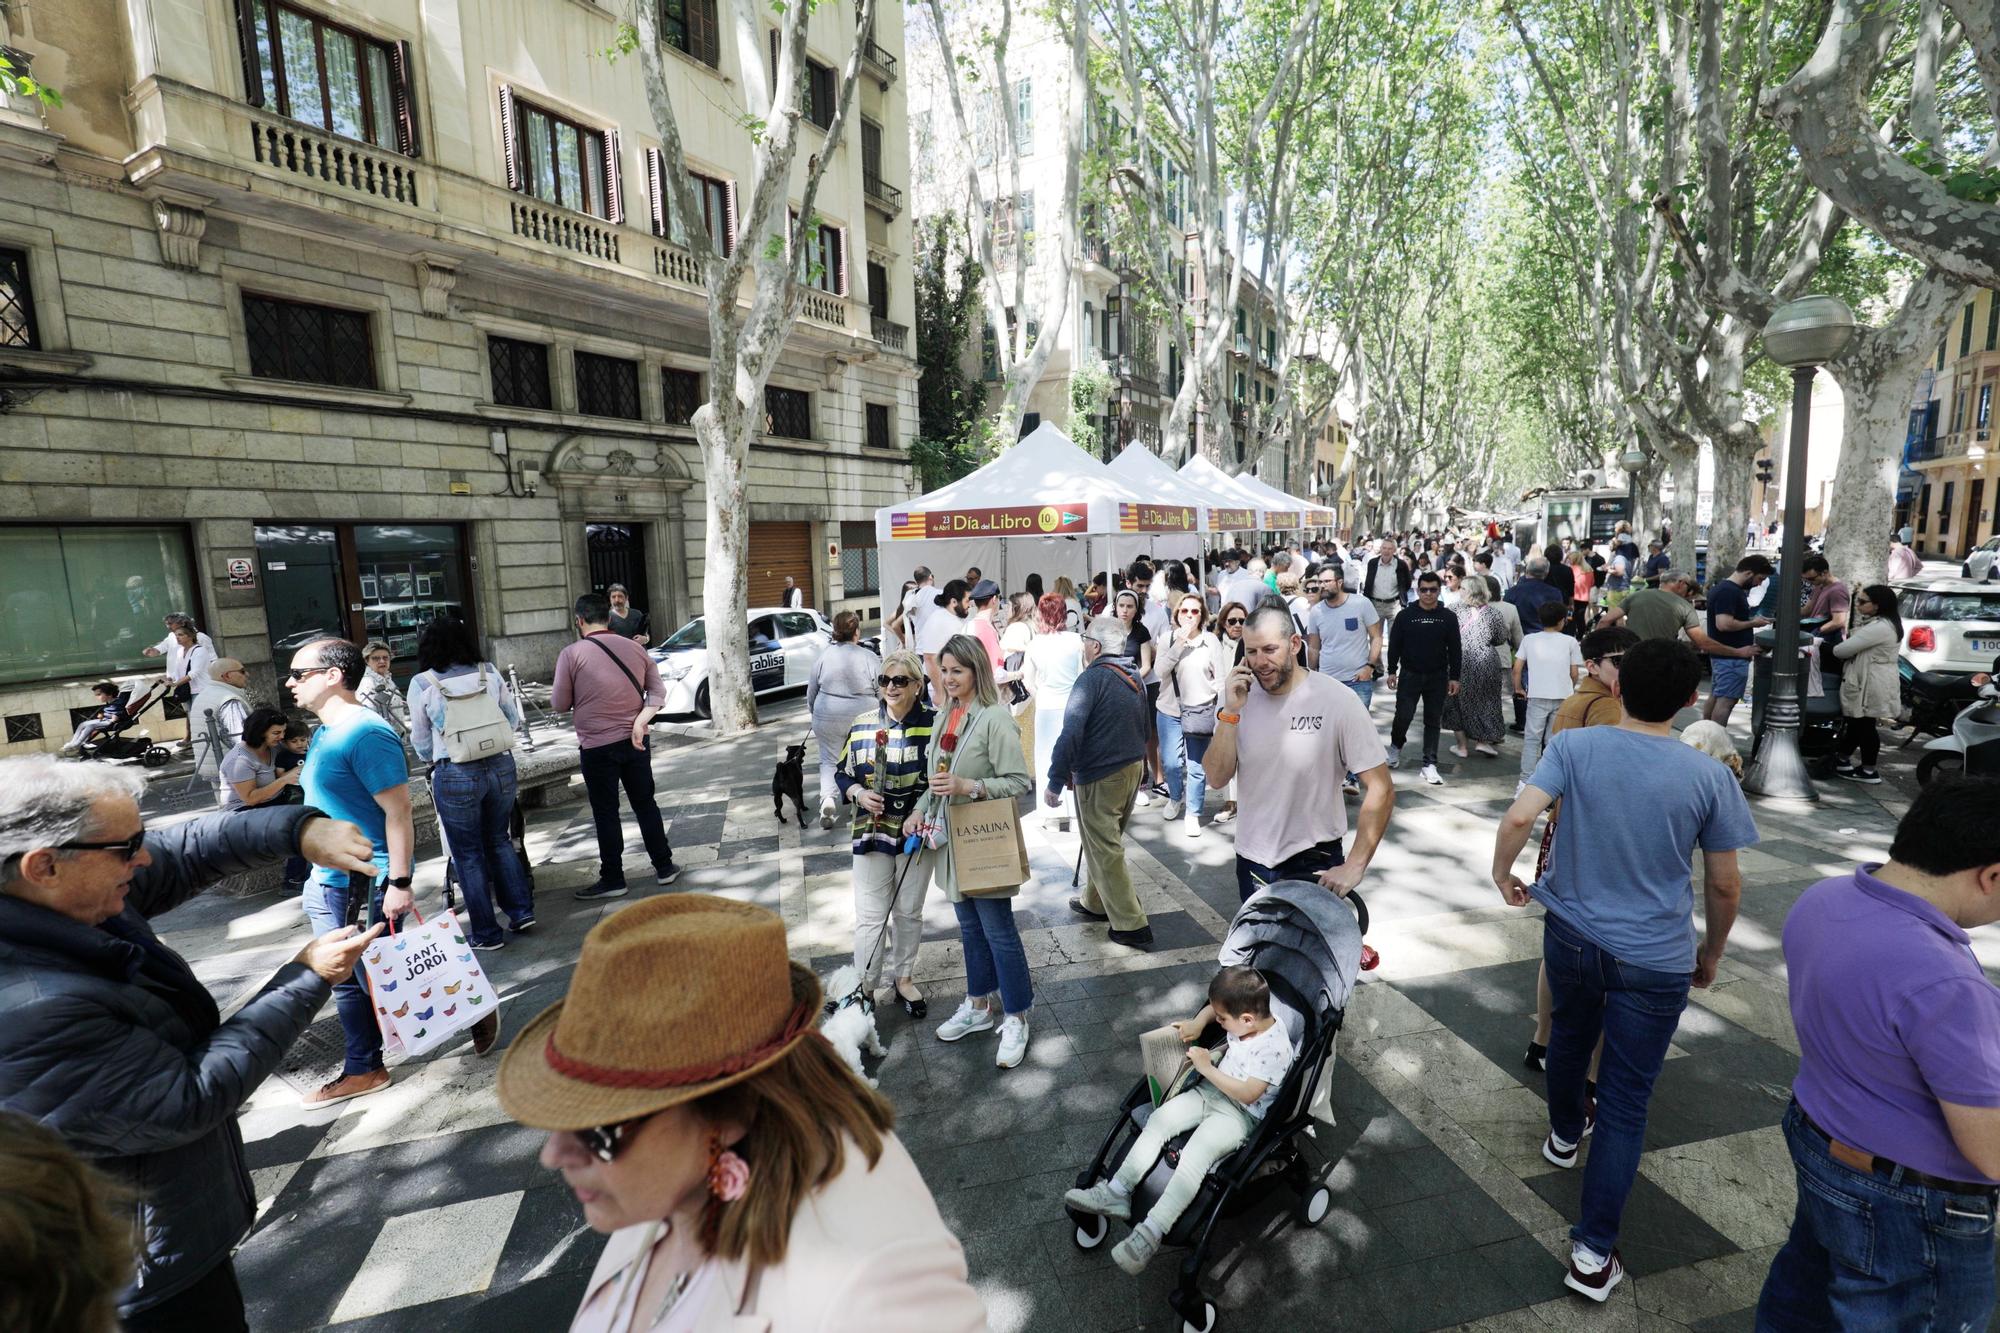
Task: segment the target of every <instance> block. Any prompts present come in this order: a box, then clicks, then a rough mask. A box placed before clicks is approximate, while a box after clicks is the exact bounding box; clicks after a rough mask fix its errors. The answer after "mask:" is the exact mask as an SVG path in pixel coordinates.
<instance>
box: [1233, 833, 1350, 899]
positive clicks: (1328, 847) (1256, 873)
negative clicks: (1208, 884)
mask: <svg viewBox="0 0 2000 1333" xmlns="http://www.w3.org/2000/svg"><path fill="white" fill-rule="evenodd" d="M1346 860H1347V853H1346V852H1344V851H1342V850H1341V848H1340V840H1339V839H1338V838H1336V839H1334V840H1333V841H1331V842H1321V843H1315V844H1314V845H1313V846H1311V847H1308V848H1306V849H1305V850H1304V851H1302V852H1293V853H1292V854H1291V855H1290V856H1288V857H1286V858H1285V859H1284V860H1282V861H1280V862H1278V864H1276V865H1274V866H1267V865H1263V864H1260V863H1259V862H1256V861H1251V860H1247V859H1245V858H1244V857H1241V856H1239V857H1237V858H1236V896H1237V898H1238V899H1240V900H1241V901H1243V902H1246V903H1247V902H1249V901H1250V895H1252V894H1254V893H1255V892H1257V890H1259V889H1261V888H1263V887H1264V886H1265V885H1266V884H1276V883H1277V882H1278V881H1279V880H1281V879H1317V878H1319V872H1320V871H1322V870H1331V869H1333V868H1334V867H1335V866H1337V865H1340V864H1342V863H1343V862H1345V861H1346Z"/></svg>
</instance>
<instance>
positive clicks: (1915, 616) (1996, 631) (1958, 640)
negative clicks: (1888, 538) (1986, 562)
mask: <svg viewBox="0 0 2000 1333" xmlns="http://www.w3.org/2000/svg"><path fill="white" fill-rule="evenodd" d="M1895 587H1896V596H1897V597H1898V598H1899V599H1900V600H1901V602H1902V612H1903V649H1902V655H1903V658H1904V659H1905V660H1906V661H1908V662H1909V664H1910V665H1911V666H1912V667H1914V668H1915V669H1916V670H1918V671H1956V672H1965V673H1967V674H1970V673H1971V672H1974V671H1986V670H1989V669H1990V668H1991V667H1992V665H1993V659H1994V656H1995V655H1996V654H2000V584H1996V583H1983V582H1974V581H1972V580H1969V579H1950V578H1921V579H1910V580H1908V581H1906V582H1903V583H1898V584H1896V585H1895Z"/></svg>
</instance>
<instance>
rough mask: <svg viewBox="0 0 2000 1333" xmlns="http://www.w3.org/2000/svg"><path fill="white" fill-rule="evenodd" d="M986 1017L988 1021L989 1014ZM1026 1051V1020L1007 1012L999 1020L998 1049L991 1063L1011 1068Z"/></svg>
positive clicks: (1018, 1062) (1019, 1060)
mask: <svg viewBox="0 0 2000 1333" xmlns="http://www.w3.org/2000/svg"><path fill="white" fill-rule="evenodd" d="M988 1017H989V1021H990V1018H991V1015H989V1016H988ZM1027 1053H1028V1020H1027V1019H1026V1018H1024V1017H1022V1016H1021V1015H1020V1014H1009V1015H1007V1017H1006V1018H1004V1019H1002V1020H1001V1021H1000V1049H999V1051H998V1052H996V1053H995V1054H994V1056H993V1063H994V1064H996V1065H998V1066H999V1067H1000V1068H1002V1069H1012V1068H1013V1067H1014V1066H1015V1065H1018V1064H1020V1063H1021V1057H1022V1056H1024V1055H1026V1054H1027Z"/></svg>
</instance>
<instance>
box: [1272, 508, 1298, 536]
mask: <svg viewBox="0 0 2000 1333" xmlns="http://www.w3.org/2000/svg"><path fill="white" fill-rule="evenodd" d="M1299 526H1301V525H1300V523H1299V513H1298V510H1296V509H1266V510H1265V511H1264V531H1266V532H1276V531H1277V530H1278V529H1279V528H1296V527H1299Z"/></svg>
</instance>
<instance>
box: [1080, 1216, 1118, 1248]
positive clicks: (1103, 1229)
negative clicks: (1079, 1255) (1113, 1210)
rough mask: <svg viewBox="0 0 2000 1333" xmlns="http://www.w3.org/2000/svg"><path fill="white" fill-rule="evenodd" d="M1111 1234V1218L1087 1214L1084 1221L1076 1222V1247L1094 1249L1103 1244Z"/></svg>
mask: <svg viewBox="0 0 2000 1333" xmlns="http://www.w3.org/2000/svg"><path fill="white" fill-rule="evenodd" d="M1110 1234H1111V1219H1110V1218H1108V1217H1089V1216H1086V1217H1085V1218H1084V1219H1083V1221H1081V1222H1078V1223H1077V1224H1076V1248H1078V1249H1079V1250H1094V1249H1096V1248H1097V1247H1098V1246H1100V1245H1102V1244H1103V1243H1104V1238H1105V1237H1106V1236H1108V1235H1110Z"/></svg>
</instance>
